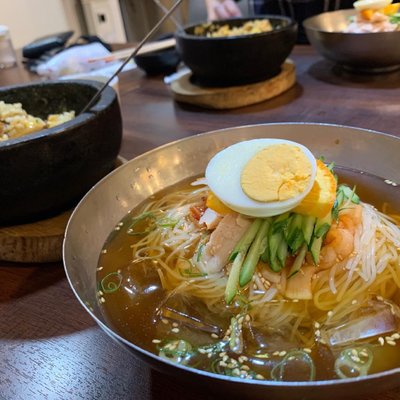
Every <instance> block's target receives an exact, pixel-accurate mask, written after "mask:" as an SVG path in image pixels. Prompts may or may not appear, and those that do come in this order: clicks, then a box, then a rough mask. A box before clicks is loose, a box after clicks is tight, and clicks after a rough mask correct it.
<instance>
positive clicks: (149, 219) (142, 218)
mask: <svg viewBox="0 0 400 400" xmlns="http://www.w3.org/2000/svg"><path fill="white" fill-rule="evenodd" d="M155 219H156V217H155V215H154V213H152V212H150V211H147V212H144V213H142V214H140V215H139V216H137V217H135V218H133V219H132V223H131V224H130V225H129V226H128V230H127V231H126V233H127V234H128V235H130V236H138V235H145V234H147V233H149V232H151V231H152V230H154V229H155V223H154V221H155ZM139 223H148V224H149V226H147V228H145V229H144V230H139V231H135V230H134V229H133V228H134V227H135V226H136V225H138V224H139Z"/></svg>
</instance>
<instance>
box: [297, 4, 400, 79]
mask: <svg viewBox="0 0 400 400" xmlns="http://www.w3.org/2000/svg"><path fill="white" fill-rule="evenodd" d="M355 14H356V11H355V10H354V9H351V10H339V11H333V12H327V13H323V14H319V15H317V16H315V17H311V18H308V19H306V20H305V21H304V22H303V26H304V28H305V31H306V34H307V37H308V40H309V41H310V43H311V45H312V46H313V47H314V48H315V49H316V50H317V51H318V52H319V53H320V54H321V55H322V56H324V57H326V58H327V59H328V60H330V61H333V62H335V63H337V64H340V65H342V66H343V67H345V68H348V69H352V70H357V71H361V72H372V73H380V72H387V71H392V70H395V69H397V68H400V46H399V45H398V43H399V41H400V31H395V32H376V33H344V32H343V30H344V29H345V28H346V26H347V25H348V23H349V21H348V19H349V17H351V16H353V15H355Z"/></svg>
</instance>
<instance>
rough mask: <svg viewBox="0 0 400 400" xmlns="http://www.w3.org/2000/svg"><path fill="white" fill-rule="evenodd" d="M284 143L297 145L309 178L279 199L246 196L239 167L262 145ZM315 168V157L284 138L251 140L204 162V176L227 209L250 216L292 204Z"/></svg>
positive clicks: (286, 208)
mask: <svg viewBox="0 0 400 400" xmlns="http://www.w3.org/2000/svg"><path fill="white" fill-rule="evenodd" d="M276 144H288V145H292V146H296V147H299V148H300V149H301V150H302V151H303V152H304V154H305V155H306V156H307V158H308V159H309V161H310V163H311V171H312V172H311V177H310V180H309V182H308V184H307V187H306V189H305V190H304V191H303V192H302V193H300V194H299V195H297V196H295V197H293V198H291V199H288V200H283V201H274V202H259V201H255V200H253V199H251V198H250V197H248V196H247V195H246V194H245V193H244V191H243V189H242V187H241V184H240V177H241V174H242V171H243V168H244V167H245V166H246V164H247V163H248V162H249V161H250V159H251V158H252V157H254V156H255V155H256V153H258V152H259V151H261V150H263V149H265V148H266V147H269V146H272V145H276ZM316 171H317V165H316V160H315V157H314V156H313V154H312V153H311V152H310V150H308V149H307V148H306V147H305V146H303V145H301V144H299V143H296V142H292V141H290V140H284V139H253V140H247V141H244V142H239V143H236V144H234V145H232V146H229V147H227V148H225V149H224V150H222V151H220V152H219V153H217V154H216V155H215V156H214V157H213V158H212V159H211V160H210V162H209V163H208V165H207V168H206V172H205V176H206V179H207V183H208V186H209V187H210V189H211V191H212V192H214V193H215V195H216V196H217V197H218V198H219V199H220V200H221V201H222V202H223V203H225V204H226V205H227V206H228V207H229V208H231V209H232V210H234V211H237V212H239V213H241V214H244V215H249V216H252V217H270V216H273V215H279V214H282V213H284V212H286V211H289V210H291V209H292V208H294V207H296V206H297V205H298V204H299V203H300V202H301V200H303V198H304V197H305V196H306V195H307V194H308V193H309V192H310V190H311V188H312V186H313V184H314V180H315V175H316Z"/></svg>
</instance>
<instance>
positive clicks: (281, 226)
mask: <svg viewBox="0 0 400 400" xmlns="http://www.w3.org/2000/svg"><path fill="white" fill-rule="evenodd" d="M289 217H290V212H286V213H284V214H281V215H279V216H278V217H276V218H275V220H274V223H273V224H272V233H277V232H279V231H283V232H285V231H287V228H288V225H289V222H290V218H289Z"/></svg>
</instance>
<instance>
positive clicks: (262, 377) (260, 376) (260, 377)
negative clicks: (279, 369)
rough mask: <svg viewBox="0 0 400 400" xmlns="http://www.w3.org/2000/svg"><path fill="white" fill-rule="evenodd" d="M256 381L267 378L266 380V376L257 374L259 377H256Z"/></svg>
mask: <svg viewBox="0 0 400 400" xmlns="http://www.w3.org/2000/svg"><path fill="white" fill-rule="evenodd" d="M256 379H265V378H264V376H263V375H261V374H257V375H256Z"/></svg>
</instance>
